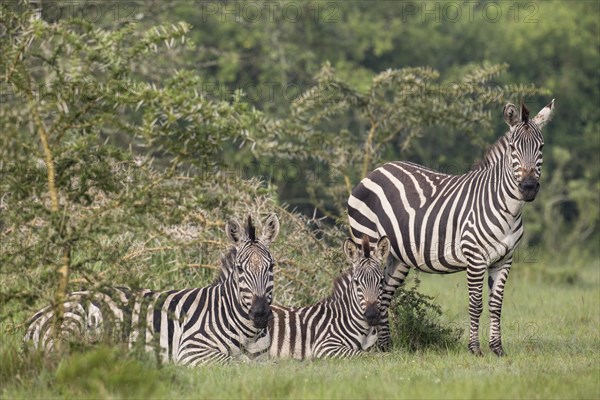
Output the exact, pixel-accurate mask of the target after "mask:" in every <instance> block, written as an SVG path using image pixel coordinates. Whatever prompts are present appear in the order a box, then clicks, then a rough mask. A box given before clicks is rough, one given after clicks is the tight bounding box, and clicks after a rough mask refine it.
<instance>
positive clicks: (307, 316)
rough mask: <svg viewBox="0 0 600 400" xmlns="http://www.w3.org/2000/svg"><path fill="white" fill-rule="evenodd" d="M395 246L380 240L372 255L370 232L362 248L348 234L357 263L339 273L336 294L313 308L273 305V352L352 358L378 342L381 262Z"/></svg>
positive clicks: (346, 247)
mask: <svg viewBox="0 0 600 400" xmlns="http://www.w3.org/2000/svg"><path fill="white" fill-rule="evenodd" d="M389 251H390V241H389V240H388V238H387V237H382V238H381V239H379V241H378V242H377V245H376V247H375V250H374V251H373V253H372V254H371V252H370V247H369V239H368V238H367V237H366V236H365V237H364V240H363V245H362V251H361V247H360V246H356V245H355V244H354V242H353V241H352V240H350V239H346V241H345V242H344V252H345V253H346V256H347V257H348V259H349V260H350V261H351V262H352V268H351V269H350V270H348V271H346V272H344V273H343V274H342V275H340V276H339V277H337V278H336V280H335V281H334V284H333V294H331V296H329V297H327V298H326V299H323V300H321V301H320V302H318V303H316V304H314V305H312V306H308V307H298V308H289V307H283V306H278V305H273V306H272V310H273V320H272V321H271V322H269V335H270V339H271V343H270V347H269V356H270V357H271V358H295V359H299V360H302V359H312V358H321V357H350V356H355V355H358V354H361V353H362V352H363V351H365V350H367V349H368V348H369V347H371V346H372V345H374V344H375V343H376V341H377V331H376V329H377V328H376V327H377V325H378V323H379V318H380V313H379V302H380V296H381V288H382V283H383V268H382V267H381V264H382V263H383V261H384V260H385V259H386V258H387V256H388V254H389Z"/></svg>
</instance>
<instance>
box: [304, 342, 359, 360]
mask: <svg viewBox="0 0 600 400" xmlns="http://www.w3.org/2000/svg"><path fill="white" fill-rule="evenodd" d="M362 354H366V352H365V351H362V350H356V349H353V348H350V347H348V346H346V345H344V344H343V343H342V342H341V341H339V340H333V339H330V340H328V341H326V342H324V343H322V344H321V345H319V346H317V348H315V351H314V355H315V358H351V357H357V356H360V355H362Z"/></svg>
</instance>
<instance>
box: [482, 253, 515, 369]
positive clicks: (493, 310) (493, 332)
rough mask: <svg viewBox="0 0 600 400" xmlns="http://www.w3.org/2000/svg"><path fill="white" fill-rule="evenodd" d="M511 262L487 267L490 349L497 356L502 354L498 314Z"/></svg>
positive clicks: (500, 311)
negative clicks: (496, 266) (495, 266)
mask: <svg viewBox="0 0 600 400" xmlns="http://www.w3.org/2000/svg"><path fill="white" fill-rule="evenodd" d="M510 266H511V263H510V262H509V263H506V264H504V265H503V266H501V267H499V268H490V269H489V272H488V274H489V278H488V286H489V289H490V297H489V303H488V305H489V310H490V350H492V352H494V354H496V355H497V356H498V357H501V356H504V355H505V353H504V350H503V349H502V335H501V332H500V314H501V313H502V299H503V298H504V286H505V285H506V280H507V279H508V274H509V272H510Z"/></svg>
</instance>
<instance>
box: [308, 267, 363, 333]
mask: <svg viewBox="0 0 600 400" xmlns="http://www.w3.org/2000/svg"><path fill="white" fill-rule="evenodd" d="M352 271H353V270H352V269H349V270H347V271H345V272H343V273H342V274H341V275H339V276H338V277H337V278H335V280H334V282H333V292H332V293H331V295H330V296H329V297H326V298H325V299H323V300H321V302H320V303H318V304H322V305H323V306H325V307H329V308H331V309H332V310H333V311H337V313H339V314H340V315H344V316H346V317H348V319H347V322H348V323H350V324H351V325H353V326H354V327H356V328H359V329H360V330H363V331H365V332H367V331H368V330H369V325H368V324H367V322H366V321H365V320H364V318H363V317H362V311H361V308H360V304H359V303H358V299H357V298H356V296H354V293H353V290H352Z"/></svg>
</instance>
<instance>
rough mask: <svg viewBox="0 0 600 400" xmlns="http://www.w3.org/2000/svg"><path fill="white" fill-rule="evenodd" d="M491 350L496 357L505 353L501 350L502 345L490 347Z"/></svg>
mask: <svg viewBox="0 0 600 400" xmlns="http://www.w3.org/2000/svg"><path fill="white" fill-rule="evenodd" d="M490 350H492V353H494V354H495V355H497V356H498V357H504V356H505V355H506V353H505V352H504V350H502V347H499V348H498V347H497V348H493V349H490Z"/></svg>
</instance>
